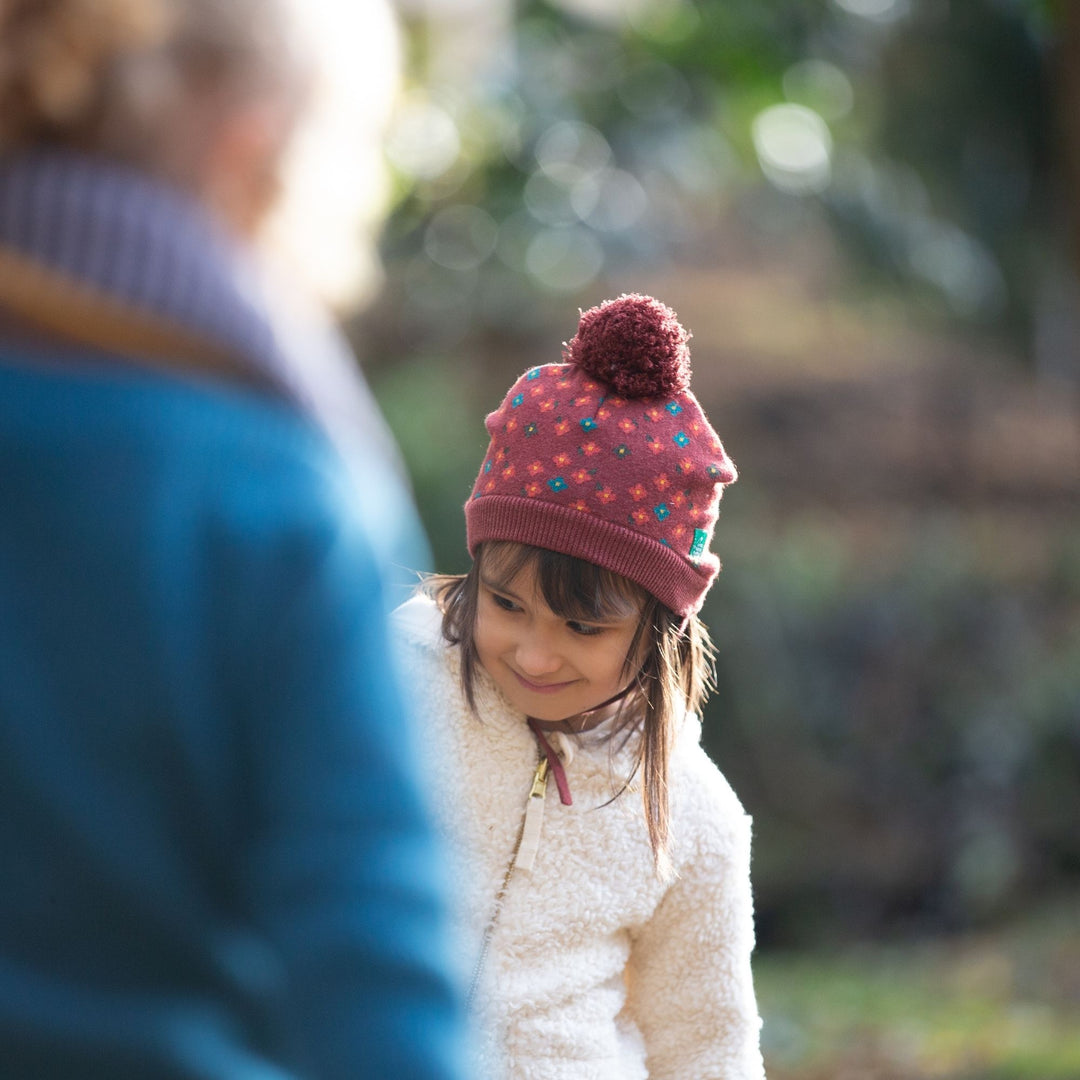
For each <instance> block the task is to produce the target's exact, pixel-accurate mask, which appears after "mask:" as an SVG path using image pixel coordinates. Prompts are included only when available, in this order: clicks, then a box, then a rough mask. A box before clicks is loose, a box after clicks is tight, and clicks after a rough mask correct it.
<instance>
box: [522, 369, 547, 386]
mask: <svg viewBox="0 0 1080 1080" xmlns="http://www.w3.org/2000/svg"><path fill="white" fill-rule="evenodd" d="M543 371H544V369H543V368H538V367H534V368H532V369H531V370H530V371H528V372H526V374H525V378H526V379H528V380H529V381H530V382H532V381H533V379H539V378H540V376H541V375H542V374H543Z"/></svg>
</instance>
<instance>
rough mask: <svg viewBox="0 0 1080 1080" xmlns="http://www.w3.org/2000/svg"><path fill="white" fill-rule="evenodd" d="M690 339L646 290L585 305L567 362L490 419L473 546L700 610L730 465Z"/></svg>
mask: <svg viewBox="0 0 1080 1080" xmlns="http://www.w3.org/2000/svg"><path fill="white" fill-rule="evenodd" d="M689 336H690V335H689V334H688V333H687V332H686V331H685V330H684V329H683V328H682V327H681V326H680V325H679V322H678V320H677V318H676V316H675V313H674V312H673V311H672V310H671V309H670V308H668V307H666V306H665V305H664V304H661V303H660V302H659V301H658V300H654V299H653V298H652V297H651V296H639V295H636V294H631V295H624V296H620V297H619V298H618V299H617V300H608V301H606V302H605V303H603V304H601V305H600V306H599V307H595V308H591V309H590V310H589V311H586V312H585V313H584V314H583V315H582V316H581V321H580V322H579V323H578V329H577V335H576V336H575V337H574V339H573V340H572V341H571V342H570V343H569V345H566V346H565V347H564V350H563V358H564V360H565V361H566V363H562V364H545V365H543V366H542V367H536V368H532V369H531V370H530V371H527V372H526V373H525V374H524V375H522V376H521V378H520V379H518V381H517V382H516V383H514V385H513V386H512V387H511V388H510V391H509V393H507V395H506V398H505V399H504V400H503V403H502V405H501V406H500V407H499V408H498V409H496V410H495V412H493V413H491V414H490V415H489V416H488V417H487V420H486V421H485V425H486V427H487V430H488V433H489V434H490V436H491V443H490V445H489V446H488V452H487V455H486V456H485V458H484V463H483V465H482V466H481V468H480V475H479V476H478V477H477V478H476V484H475V485H474V487H473V492H472V497H471V498H470V499H469V502H468V503H467V504H466V506H465V523H466V528H467V534H468V544H469V551H470V552H471V553H472V554H473V555H475V554H476V548H477V545H478V544H481V543H483V542H484V541H486V540H514V541H517V542H518V543H522V544H531V545H533V546H535V547H542V548H548V549H550V550H553V551H559V552H562V553H563V554H565V555H574V556H576V557H578V558H580V559H585V560H587V561H588V562H592V563H596V564H597V565H599V566H603V567H605V568H606V569H608V570H612V571H614V572H615V573H617V574H621V575H622V576H623V577H626V578H629V579H630V580H631V581H635V582H637V584H639V585H640V586H642V588H644V589H645V590H646V591H647V592H649V593H651V594H652V595H653V596H655V597H656V598H657V599H658V600H660V601H661V602H662V603H663V604H666V605H667V606H668V607H669V608H671V609H672V610H673V611H675V612H676V613H677V614H679V615H683V616H687V615H690V614H692V613H693V612H696V611H697V610H698V609H699V608H700V607H701V603H702V601H703V600H704V599H705V593H706V592H707V591H708V589H709V586H710V585H711V584H712V582H713V580H714V579H715V577H716V575H717V573H718V572H719V570H720V561H719V560H718V559H717V558H716V556H715V555H713V554H712V552H710V551H709V542H710V540H711V538H712V531H713V526H714V525H715V524H716V518H717V513H718V503H719V502H720V496H721V494H722V492H723V489H724V486H725V485H727V484H730V483H732V482H733V481H734V480H735V478H736V472H735V465H734V464H733V463H732V461H731V459H730V458H729V457H728V456H727V454H726V453H725V452H724V448H723V446H722V445H721V444H720V440H719V438H717V435H716V432H715V431H713V429H712V427H711V426H710V425H709V421H708V420H707V419H706V418H705V414H704V413H703V412H702V411H701V406H700V405H699V404H698V402H697V399H696V398H695V397H694V395H693V394H692V393H691V392H690V389H689V385H690V351H689V349H688V348H687V344H686V343H687V340H688V338H689Z"/></svg>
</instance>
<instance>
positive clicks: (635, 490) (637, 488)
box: [630, 483, 649, 502]
mask: <svg viewBox="0 0 1080 1080" xmlns="http://www.w3.org/2000/svg"><path fill="white" fill-rule="evenodd" d="M648 494H649V493H648V491H646V490H645V485H644V484H640V483H639V484H635V485H634V486H633V487H632V488H630V498H632V499H633V500H634V502H640V501H641V500H642V499H644V498H645V496H646V495H648Z"/></svg>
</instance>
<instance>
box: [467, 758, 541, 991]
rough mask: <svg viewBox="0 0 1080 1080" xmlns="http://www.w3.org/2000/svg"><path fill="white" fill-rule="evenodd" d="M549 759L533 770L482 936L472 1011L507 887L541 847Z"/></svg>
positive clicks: (472, 985)
mask: <svg viewBox="0 0 1080 1080" xmlns="http://www.w3.org/2000/svg"><path fill="white" fill-rule="evenodd" d="M548 769H549V766H548V759H547V758H546V757H545V756H544V755H541V756H540V761H539V763H538V764H537V766H536V772H535V773H533V779H532V787H530V788H529V797H528V798H527V799H526V800H525V810H524V812H523V813H522V815H521V824H520V825H519V826H518V834H517V840H516V841H515V843H514V850H513V852H512V853H511V855H510V861H509V862H508V863H507V864H506V873H505V874H504V875H503V879H502V884H501V885H500V886H499V891H498V892H497V893H496V894H495V905H494V907H493V908H492V912H491V918H489V919H488V922H487V926H485V927H484V934H483V937H481V939H480V955H479V956H478V957H477V958H476V967H475V968H473V976H472V980H471V981H470V983H469V993H468V996H467V997H466V1009H468V1010H469V1011H470V1012H471V1011H472V1006H473V999H474V998H475V997H476V991H477V989H478V988H479V986H480V976H481V974H482V973H483V970H484V963H485V961H486V960H487V954H488V949H489V948H490V947H491V939H492V936H493V935H494V933H495V927H496V926H497V925H498V922H499V915H500V914H501V912H502V905H503V900H504V899H505V898H506V891H507V889H509V887H510V879H511V878H512V877H513V876H514V871H515V870H516V869H517V868H518V867H519V866H520V867H521V869H522V870H531V869H532V868H533V863H534V862H535V861H536V852H537V850H538V849H539V847H540V830H541V829H542V828H543V824H544V802H545V799H546V797H547V781H548Z"/></svg>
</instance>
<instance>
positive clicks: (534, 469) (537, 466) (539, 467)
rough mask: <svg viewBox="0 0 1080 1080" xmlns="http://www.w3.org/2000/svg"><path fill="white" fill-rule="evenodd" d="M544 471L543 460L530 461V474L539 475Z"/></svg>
mask: <svg viewBox="0 0 1080 1080" xmlns="http://www.w3.org/2000/svg"><path fill="white" fill-rule="evenodd" d="M543 471H544V463H543V462H542V461H533V462H530V463H529V475H530V476H539V475H540V474H541V473H542V472H543Z"/></svg>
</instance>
